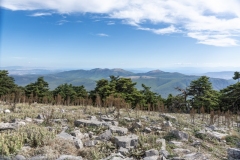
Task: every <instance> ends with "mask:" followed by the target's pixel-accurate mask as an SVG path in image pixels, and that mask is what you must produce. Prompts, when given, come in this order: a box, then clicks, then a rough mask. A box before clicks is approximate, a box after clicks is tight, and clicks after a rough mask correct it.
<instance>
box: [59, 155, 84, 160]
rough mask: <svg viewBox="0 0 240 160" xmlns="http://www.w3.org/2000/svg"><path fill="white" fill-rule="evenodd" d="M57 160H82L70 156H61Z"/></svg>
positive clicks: (79, 157) (78, 157)
mask: <svg viewBox="0 0 240 160" xmlns="http://www.w3.org/2000/svg"><path fill="white" fill-rule="evenodd" d="M57 160H82V157H81V156H72V155H61V156H60V157H59V158H58V159H57Z"/></svg>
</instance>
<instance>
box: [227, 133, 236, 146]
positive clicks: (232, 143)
mask: <svg viewBox="0 0 240 160" xmlns="http://www.w3.org/2000/svg"><path fill="white" fill-rule="evenodd" d="M225 140H226V142H227V144H228V145H230V146H232V147H234V146H237V144H238V142H240V137H239V136H236V135H231V136H226V138H225Z"/></svg>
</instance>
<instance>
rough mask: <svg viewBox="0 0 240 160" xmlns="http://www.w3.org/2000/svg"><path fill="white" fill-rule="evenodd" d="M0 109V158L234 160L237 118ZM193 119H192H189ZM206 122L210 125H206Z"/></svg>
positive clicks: (238, 143) (239, 143)
mask: <svg viewBox="0 0 240 160" xmlns="http://www.w3.org/2000/svg"><path fill="white" fill-rule="evenodd" d="M209 117H210V115H198V114H196V115H191V116H190V115H189V114H180V113H178V114H176V113H160V112H147V111H138V110H131V109H121V110H120V111H118V110H114V108H108V109H103V108H97V107H92V106H46V105H40V104H33V105H31V106H29V105H26V104H18V105H17V106H16V107H14V108H13V107H11V106H9V105H6V104H5V105H4V104H1V105H0V135H1V136H0V152H1V155H0V159H13V160H24V159H29V160H45V159H50V160H51V159H54V160H55V159H57V160H65V159H68V160H70V159H72V160H94V159H96V160H99V159H102V160H135V159H143V160H164V159H172V160H208V159H209V160H215V159H216V160H219V159H230V160H237V159H240V148H239V147H240V126H239V124H238V123H236V122H238V119H239V118H240V117H239V116H238V115H232V116H231V117H229V116H228V117H227V116H223V115H215V116H214V117H212V119H210V118H209ZM193 118H194V119H193ZM210 122H211V123H212V124H211V125H210Z"/></svg>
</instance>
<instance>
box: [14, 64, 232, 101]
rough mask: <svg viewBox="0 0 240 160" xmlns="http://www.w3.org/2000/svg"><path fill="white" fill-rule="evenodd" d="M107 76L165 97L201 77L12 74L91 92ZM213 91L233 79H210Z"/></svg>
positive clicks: (22, 80)
mask: <svg viewBox="0 0 240 160" xmlns="http://www.w3.org/2000/svg"><path fill="white" fill-rule="evenodd" d="M110 75H114V76H119V77H125V78H131V79H132V81H133V82H137V85H136V87H137V88H138V89H142V87H141V84H145V85H147V86H149V87H151V90H152V91H154V92H156V93H158V94H161V95H162V97H167V96H168V94H170V93H171V94H173V95H176V94H179V92H178V91H177V90H175V87H180V88H186V87H187V86H188V85H189V84H190V82H191V81H192V80H196V79H197V78H199V77H200V76H193V75H185V74H181V73H178V72H164V71H161V70H153V71H148V72H145V73H133V72H130V71H127V70H124V69H121V68H114V69H108V68H103V69H102V68H94V69H91V70H83V69H79V70H70V71H63V72H58V73H53V74H46V75H11V76H12V77H13V78H14V79H15V82H16V84H18V85H20V86H25V85H27V84H29V83H32V82H35V81H36V80H37V78H38V77H39V76H43V77H44V79H45V80H46V81H47V82H48V83H49V87H50V89H52V90H53V89H54V88H56V87H57V86H59V85H61V84H64V83H69V84H72V85H76V86H77V85H84V86H85V88H86V89H87V90H93V89H94V88H95V85H96V81H97V80H99V79H109V76H110ZM210 81H211V82H212V84H213V88H214V89H216V90H220V89H223V88H225V87H227V86H228V85H231V84H233V83H234V81H233V80H226V79H220V78H210Z"/></svg>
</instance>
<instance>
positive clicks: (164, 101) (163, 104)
mask: <svg viewBox="0 0 240 160" xmlns="http://www.w3.org/2000/svg"><path fill="white" fill-rule="evenodd" d="M239 78H240V73H239V72H235V73H234V77H233V79H235V80H238V82H237V83H235V84H233V85H230V86H228V87H226V88H224V89H222V90H220V91H216V90H213V88H212V84H211V82H210V80H209V77H206V76H201V77H200V78H198V79H196V80H193V81H191V83H190V85H189V86H188V87H186V88H179V87H176V88H175V89H176V90H178V91H179V94H178V95H176V96H173V95H172V94H169V95H168V97H167V98H162V97H161V95H159V94H157V93H154V92H152V91H151V87H148V86H146V85H144V84H142V89H141V90H138V89H137V88H136V83H135V82H132V80H131V79H130V78H123V77H119V76H110V77H109V79H100V80H98V81H96V87H95V89H94V90H91V91H87V90H86V89H85V87H84V86H83V85H82V86H73V85H72V84H67V83H65V84H62V85H59V86H58V87H57V88H55V89H54V90H50V89H49V85H48V83H47V82H46V81H45V80H44V77H39V78H38V79H37V81H36V82H34V83H30V84H28V85H26V86H25V87H22V86H18V85H16V84H15V83H14V79H13V78H12V77H10V76H9V75H8V71H6V70H0V100H1V101H2V102H6V103H11V104H16V103H29V105H30V104H32V103H35V102H37V103H43V104H52V105H92V106H101V107H111V106H115V107H130V108H138V109H141V110H148V111H153V110H154V111H167V112H186V113H189V112H190V111H191V110H193V109H194V110H195V111H196V112H198V113H201V112H204V113H211V112H212V111H221V112H226V111H231V112H233V113H238V112H239V111H240V107H239V105H240V83H239Z"/></svg>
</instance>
